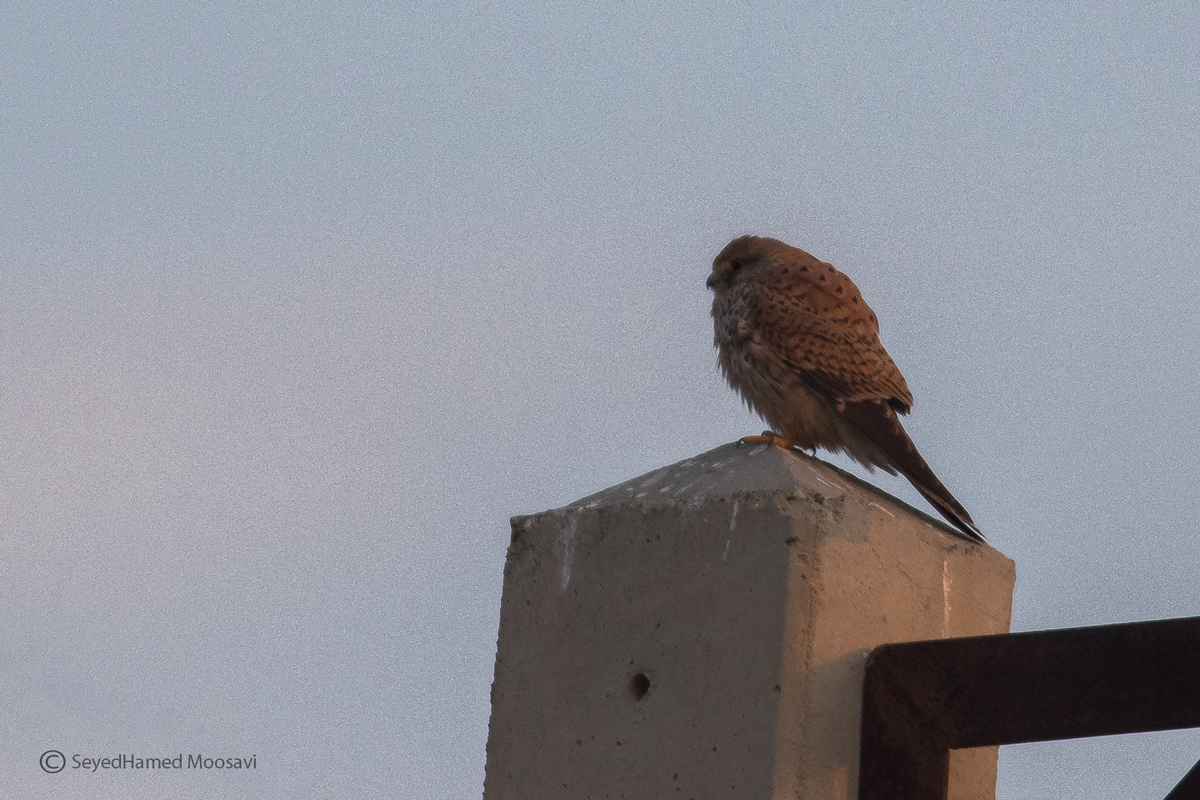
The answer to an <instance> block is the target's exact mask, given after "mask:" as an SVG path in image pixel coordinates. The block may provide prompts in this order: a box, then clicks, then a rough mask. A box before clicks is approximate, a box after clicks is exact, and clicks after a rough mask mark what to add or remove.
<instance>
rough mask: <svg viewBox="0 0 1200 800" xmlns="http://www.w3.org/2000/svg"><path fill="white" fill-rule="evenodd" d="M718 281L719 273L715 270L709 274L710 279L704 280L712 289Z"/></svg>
mask: <svg viewBox="0 0 1200 800" xmlns="http://www.w3.org/2000/svg"><path fill="white" fill-rule="evenodd" d="M716 282H717V273H715V272H714V273H713V274H711V275H709V276H708V280H706V281H705V282H704V285H705V286H707V287H708V288H709V289H711V288H712V287H713V286H714V285H715V284H716Z"/></svg>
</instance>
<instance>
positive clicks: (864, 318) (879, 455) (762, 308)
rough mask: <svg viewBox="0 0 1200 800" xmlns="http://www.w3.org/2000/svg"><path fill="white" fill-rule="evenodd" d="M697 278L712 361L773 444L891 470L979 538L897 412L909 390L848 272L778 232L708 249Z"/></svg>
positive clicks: (902, 410) (908, 400) (907, 402)
mask: <svg viewBox="0 0 1200 800" xmlns="http://www.w3.org/2000/svg"><path fill="white" fill-rule="evenodd" d="M708 286H709V288H711V289H713V291H714V297H713V306H712V316H713V325H714V331H715V338H714V343H715V345H716V347H717V353H718V355H717V360H718V363H719V364H720V367H721V372H722V373H723V374H724V375H725V378H726V380H728V381H729V384H730V385H731V386H732V387H733V388H734V389H736V390H737V391H738V392H739V393H740V394H741V396H742V397H743V399H745V401H746V403H747V405H749V406H750V408H751V410H753V411H754V412H756V413H757V414H758V415H759V416H761V417H762V418H763V419H764V420H766V422H767V424H768V425H770V426H771V428H772V429H773V431H774V432H775V436H776V441H777V442H778V443H779V444H781V445H783V446H788V447H790V446H793V445H794V446H797V447H801V448H803V449H806V450H808V449H815V448H817V447H823V448H825V449H827V450H831V451H833V452H845V453H847V454H848V455H849V456H850V457H851V458H853V459H855V460H856V461H858V462H859V463H861V464H863V465H865V466H866V467H868V468H872V469H873V468H874V467H879V468H881V469H883V470H885V471H887V472H889V473H891V474H893V475H895V474H896V473H900V474H902V475H904V477H906V478H908V480H909V481H910V482H911V483H912V484H913V486H914V487H916V489H917V491H919V492H920V493H921V494H922V496H924V497H925V498H926V499H927V500H928V501H929V502H930V503H932V504H933V506H934V507H935V508H937V509H938V511H939V512H941V514H942V515H943V516H944V517H946V519H948V520H949V521H950V522H952V523H953V524H954V526H955V527H956V528H958V530H959V531H961V532H962V534H963V536H965V537H966V538H968V539H970V540H971V541H976V542H981V541H983V537H982V535H981V534H980V533H979V529H978V528H977V527H976V526H975V523H974V522H973V521H972V520H971V515H970V514H968V513H967V511H966V509H965V508H963V507H962V505H961V504H960V503H959V502H958V501H957V500H955V499H954V496H953V495H951V494H950V492H949V491H947V490H946V487H945V486H943V485H942V483H941V481H939V480H938V478H937V476H936V475H934V474H933V470H931V469H930V468H929V465H928V464H926V463H925V460H924V459H923V458H921V454H920V453H919V452H917V448H916V446H915V445H914V444H913V442H912V440H911V439H910V438H909V437H908V434H907V433H905V431H904V427H903V426H902V425H901V424H900V419H899V416H898V415H899V414H907V413H908V412H909V409H910V408H911V407H912V403H913V397H912V392H910V391H909V389H908V384H907V383H905V381H904V376H903V375H901V374H900V370H899V369H898V368H897V367H896V364H895V363H894V362H893V361H892V358H891V356H889V355H888V353H887V351H886V350H885V349H884V348H883V345H882V344H881V343H880V341H879V321H878V320H877V319H876V318H875V313H874V312H873V311H872V310H871V308H870V306H868V305H867V303H866V301H865V300H863V298H862V294H861V293H860V292H859V291H858V287H857V286H855V285H854V282H853V281H851V280H850V279H849V278H848V277H846V276H845V275H843V274H842V273H841V272H839V271H838V270H837V269H835V268H834V267H833V265H831V264H826V263H825V262H823V261H820V260H818V259H817V258H814V257H813V256H811V255H809V254H808V253H806V252H804V251H803V250H800V249H799V248H796V247H792V246H791V245H788V244H784V243H783V242H781V241H779V240H778V239H768V238H763V237H758V236H743V237H741V238H740V239H734V240H733V241H732V242H730V243H729V244H728V245H726V246H725V249H724V250H722V251H721V252H720V254H719V255H718V256H717V257H716V259H714V261H713V270H712V274H711V275H710V276H709V278H708Z"/></svg>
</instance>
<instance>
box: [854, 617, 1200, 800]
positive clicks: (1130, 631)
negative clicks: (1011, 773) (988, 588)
mask: <svg viewBox="0 0 1200 800" xmlns="http://www.w3.org/2000/svg"><path fill="white" fill-rule="evenodd" d="M1195 727H1200V617H1189V618H1185V619H1173V620H1163V621H1158V622H1135V623H1131V624H1125V625H1104V626H1100V627H1094V628H1070V629H1066V630H1054V631H1037V632H1034V633H1014V634H1002V635H999V636H976V637H970V638H964V639H941V640H936V641H928V642H906V643H903V644H888V645H883V646H881V647H877V648H875V649H874V650H873V651H872V652H871V656H870V658H869V659H868V661H867V670H866V679H865V683H864V686H863V718H862V751H861V759H860V776H859V800H945V798H946V789H947V787H946V782H947V775H948V769H949V751H950V750H951V749H954V748H960V747H985V746H991V745H1002V744H1017V743H1019V742H1041V741H1049V740H1053V739H1075V738H1081V737H1087V736H1112V735H1115V734H1121V733H1138V732H1143V731H1162V730H1172V729H1177V728H1195ZM1189 776H1190V773H1189ZM1185 782H1186V779H1185ZM1181 785H1182V784H1181Z"/></svg>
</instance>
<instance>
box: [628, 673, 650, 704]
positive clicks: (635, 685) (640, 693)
mask: <svg viewBox="0 0 1200 800" xmlns="http://www.w3.org/2000/svg"><path fill="white" fill-rule="evenodd" d="M649 691H650V679H649V678H647V677H646V673H644V672H639V673H638V674H637V675H634V676H633V677H632V678H630V679H629V693H630V694H631V695H633V699H634V700H641V699H642V698H643V697H645V696H646V693H647V692H649Z"/></svg>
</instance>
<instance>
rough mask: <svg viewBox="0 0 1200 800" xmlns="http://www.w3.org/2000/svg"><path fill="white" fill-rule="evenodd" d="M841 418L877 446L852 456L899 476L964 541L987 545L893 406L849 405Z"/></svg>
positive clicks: (874, 403)
mask: <svg viewBox="0 0 1200 800" xmlns="http://www.w3.org/2000/svg"><path fill="white" fill-rule="evenodd" d="M841 416H842V417H843V418H844V419H845V421H846V422H848V423H849V424H850V426H851V427H852V428H854V429H856V430H857V431H858V432H859V433H860V434H861V435H862V436H863V437H865V438H866V439H867V440H869V443H870V444H871V445H873V447H867V448H864V451H865V452H863V453H861V454H860V453H855V452H853V451H852V450H851V452H850V455H851V456H853V457H854V458H856V459H858V460H859V461H862V462H863V463H865V464H867V466H878V467H882V468H883V469H885V470H887V471H888V472H890V473H892V474H893V475H895V474H896V473H897V472H899V473H900V474H901V475H903V476H904V477H906V478H908V480H909V483H911V484H912V485H913V487H914V488H915V489H916V490H917V491H918V492H920V493H921V496H922V497H924V498H925V499H926V500H928V501H929V503H930V504H931V505H932V506H933V507H934V508H936V509H937V510H938V512H939V513H940V514H941V515H942V516H943V517H945V518H946V519H947V520H949V521H950V523H951V524H952V525H954V527H955V528H957V529H958V530H959V532H960V533H961V534H962V536H963V538H965V539H967V540H969V541H972V542H983V541H984V538H983V534H982V533H981V532H980V530H979V528H977V527H976V526H975V521H974V520H972V519H971V515H970V514H968V513H967V510H966V509H965V508H963V507H962V504H961V503H959V502H958V501H957V500H955V499H954V495H952V494H950V491H949V490H948V489H947V488H946V487H945V486H943V485H942V482H941V481H940V480H938V477H937V475H934V474H933V470H932V469H930V468H929V465H928V464H926V463H925V459H924V458H922V457H921V454H920V453H919V452H917V446H916V445H915V444H913V441H912V439H910V438H909V436H908V434H907V433H906V432H905V430H904V426H903V425H901V424H900V419H899V417H897V416H896V412H895V411H893V410H892V408H891V407H890V406H888V405H887V404H886V403H878V402H874V401H871V400H862V401H858V402H851V403H846V404H845V407H844V409H843V410H842V412H841ZM864 456H866V457H867V458H866V460H864ZM869 462H873V463H869Z"/></svg>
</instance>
